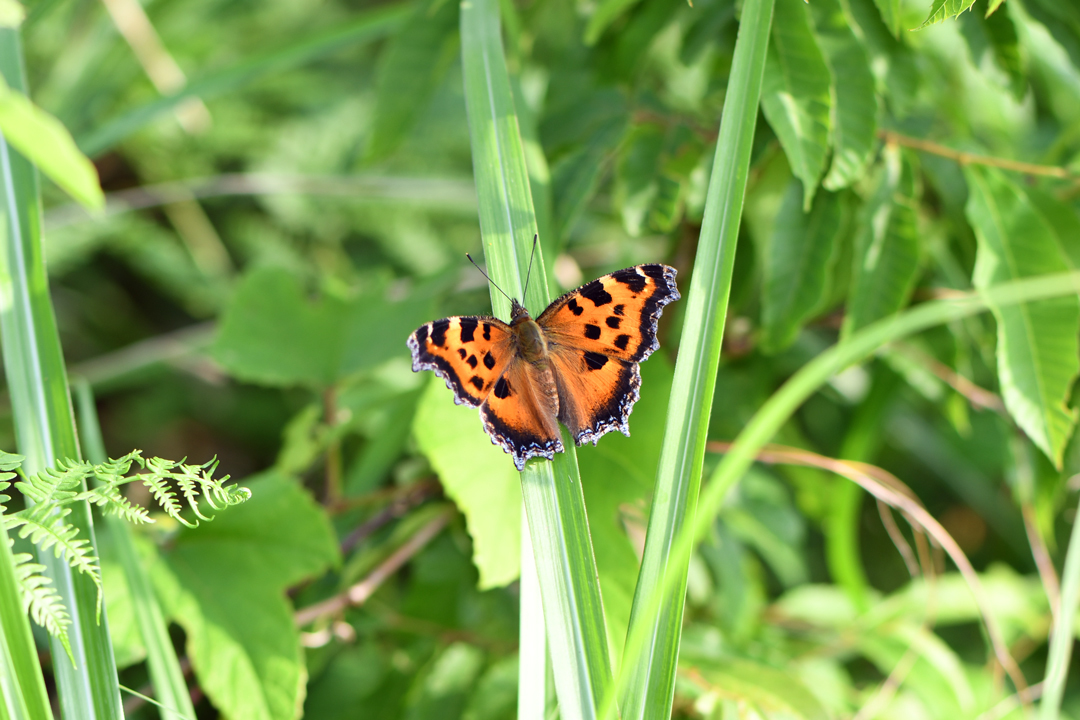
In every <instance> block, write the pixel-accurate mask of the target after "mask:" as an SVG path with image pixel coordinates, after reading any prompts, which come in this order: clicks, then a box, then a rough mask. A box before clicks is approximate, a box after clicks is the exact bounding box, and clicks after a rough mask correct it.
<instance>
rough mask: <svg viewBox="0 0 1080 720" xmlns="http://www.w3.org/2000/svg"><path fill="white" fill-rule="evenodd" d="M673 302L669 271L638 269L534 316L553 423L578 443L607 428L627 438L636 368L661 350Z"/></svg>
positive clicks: (623, 272) (590, 285)
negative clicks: (555, 406) (664, 318)
mask: <svg viewBox="0 0 1080 720" xmlns="http://www.w3.org/2000/svg"><path fill="white" fill-rule="evenodd" d="M679 297H680V296H679V290H678V288H677V287H676V286H675V269H674V268H671V267H668V266H667V265H659V264H649V265H638V266H637V267H632V268H626V269H625V270H618V271H616V272H613V273H611V274H610V275H605V276H603V277H601V278H598V279H596V280H593V281H592V282H590V283H586V284H585V285H582V286H581V287H580V288H578V289H577V290H574V291H572V292H568V293H567V294H565V295H563V296H562V297H560V298H559V299H558V300H556V301H555V302H553V303H551V305H549V306H548V308H547V310H545V311H544V312H543V313H542V314H541V315H540V317H539V318H537V320H536V322H537V323H538V324H539V325H540V327H541V328H543V330H544V334H545V335H546V336H547V339H548V351H549V353H550V358H551V365H552V369H553V372H554V375H555V382H556V385H557V387H558V391H559V420H561V421H562V422H563V424H564V425H566V426H567V427H568V428H569V429H570V432H571V433H573V435H574V439H575V440H576V442H577V443H578V444H579V445H580V444H581V443H584V442H592V443H595V442H596V441H597V440H598V439H599V438H600V437H601V436H602V435H604V434H605V433H607V432H610V431H612V430H619V431H620V432H622V433H623V434H624V435H629V434H630V429H629V425H628V419H629V417H630V410H631V409H632V408H633V406H634V403H635V402H637V399H638V388H639V387H640V386H641V375H640V373H639V371H638V363H639V362H641V361H642V360H644V359H645V358H647V357H649V355H651V354H652V353H653V351H655V350H656V349H657V348H658V347H660V345H659V343H658V342H657V340H656V324H657V322H658V321H659V319H660V315H661V313H662V312H663V310H664V307H665V306H666V305H667V304H668V303H671V302H674V301H675V300H678V299H679Z"/></svg>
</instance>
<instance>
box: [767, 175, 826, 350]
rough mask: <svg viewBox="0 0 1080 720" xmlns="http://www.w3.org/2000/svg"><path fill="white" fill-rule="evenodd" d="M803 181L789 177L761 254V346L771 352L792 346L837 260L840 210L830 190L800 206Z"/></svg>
mask: <svg viewBox="0 0 1080 720" xmlns="http://www.w3.org/2000/svg"><path fill="white" fill-rule="evenodd" d="M802 198H803V192H802V183H800V182H799V181H798V180H794V179H793V180H792V181H791V183H790V185H789V186H788V190H787V192H786V193H785V195H784V201H783V204H782V205H781V206H780V212H779V213H778V214H777V217H776V224H775V225H774V227H773V234H772V237H771V239H770V240H769V243H768V246H767V248H766V251H765V253H764V255H763V257H762V258H761V264H762V275H763V276H764V277H763V281H764V288H763V292H762V296H761V304H762V328H761V329H762V336H761V349H762V352H765V353H775V352H779V351H780V350H783V349H784V348H786V347H787V346H788V345H790V344H791V343H792V342H793V341H794V340H795V337H796V335H798V333H799V330H800V329H801V328H802V326H803V325H804V324H805V323H806V321H807V320H808V319H810V318H811V317H813V313H814V312H815V311H816V310H817V308H818V307H819V306H820V305H821V302H822V301H823V299H824V298H825V296H826V284H827V282H828V277H829V272H830V271H831V269H832V266H833V263H834V262H835V260H836V249H837V238H838V234H839V232H840V225H841V220H842V212H841V207H840V200H839V198H838V196H836V195H835V194H833V193H828V192H822V193H818V196H817V197H816V198H814V206H813V207H812V208H811V209H810V212H809V213H804V212H803V210H802Z"/></svg>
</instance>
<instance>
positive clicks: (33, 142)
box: [0, 83, 105, 209]
mask: <svg viewBox="0 0 1080 720" xmlns="http://www.w3.org/2000/svg"><path fill="white" fill-rule="evenodd" d="M0 132H3V134H4V138H5V139H7V141H8V142H9V143H11V145H12V147H14V148H15V149H16V150H18V151H19V152H20V153H22V154H23V155H24V156H25V157H26V159H27V160H29V161H30V162H32V163H34V165H36V166H37V168H38V170H40V171H41V172H42V173H44V175H45V177H47V178H49V179H50V180H52V181H53V182H54V183H56V184H57V185H59V186H60V187H61V188H62V189H63V190H64V192H66V193H67V194H68V195H70V196H71V197H73V198H74V199H75V200H77V201H78V202H79V203H80V204H81V205H82V206H83V207H86V208H90V209H100V208H102V207H104V206H105V195H104V193H102V192H101V185H100V184H99V183H98V176H97V170H95V169H94V165H93V163H91V162H90V160H89V159H88V158H87V157H86V156H85V155H83V154H82V153H81V152H79V149H78V148H77V147H76V146H75V141H74V140H72V139H71V133H69V132H68V131H67V128H65V127H64V126H63V124H61V122H60V121H59V120H57V119H56V118H54V117H53V116H52V115H50V114H49V113H47V112H45V111H44V110H42V109H41V108H39V107H38V106H36V105H34V103H32V102H30V99H29V98H28V97H26V96H25V95H23V94H22V93H21V92H18V91H16V90H12V89H11V88H10V87H8V86H7V84H6V83H2V84H0Z"/></svg>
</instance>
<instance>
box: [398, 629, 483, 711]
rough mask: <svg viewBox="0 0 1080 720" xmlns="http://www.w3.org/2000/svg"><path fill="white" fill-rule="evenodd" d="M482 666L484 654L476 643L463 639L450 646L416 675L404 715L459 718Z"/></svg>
mask: <svg viewBox="0 0 1080 720" xmlns="http://www.w3.org/2000/svg"><path fill="white" fill-rule="evenodd" d="M483 666H484V654H483V652H481V650H480V649H479V648H477V647H476V646H474V645H469V644H467V643H463V642H456V643H454V644H452V645H450V646H448V647H447V648H446V649H445V650H443V651H442V652H440V653H439V654H438V656H437V657H436V658H435V660H434V662H432V663H431V664H430V665H429V666H428V667H427V668H425V670H426V672H423V673H421V674H420V675H418V676H417V677H416V680H415V682H414V683H413V686H412V687H411V688H410V690H409V695H408V700H407V701H406V704H405V707H404V708H403V709H404V711H405V714H404V717H405V718H407V719H408V720H457V718H460V717H461V714H462V712H463V711H464V710H465V703H466V702H467V701H468V698H469V692H470V691H471V690H472V688H473V686H474V685H475V684H476V681H477V678H478V677H479V675H480V671H481V670H482V669H483Z"/></svg>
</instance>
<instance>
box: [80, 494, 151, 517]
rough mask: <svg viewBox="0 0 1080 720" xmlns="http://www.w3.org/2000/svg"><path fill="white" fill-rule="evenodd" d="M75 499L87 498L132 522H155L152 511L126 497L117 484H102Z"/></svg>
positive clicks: (105, 509) (108, 511)
mask: <svg viewBox="0 0 1080 720" xmlns="http://www.w3.org/2000/svg"><path fill="white" fill-rule="evenodd" d="M75 499H76V500H85V501H86V502H88V503H90V504H91V505H96V506H98V507H99V508H101V511H102V512H106V513H111V514H113V515H116V516H118V517H121V518H123V519H124V520H127V521H128V522H130V523H136V524H145V523H152V522H153V520H152V519H151V518H150V512H149V511H148V510H147V509H146V508H144V507H142V506H140V505H136V504H134V503H133V502H131V501H130V500H128V499H127V498H126V497H124V496H123V495H122V494H121V492H120V488H119V487H118V486H117V485H102V486H100V487H96V488H94V489H93V490H87V491H86V492H83V493H79V495H78V496H77V497H76V498H75Z"/></svg>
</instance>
